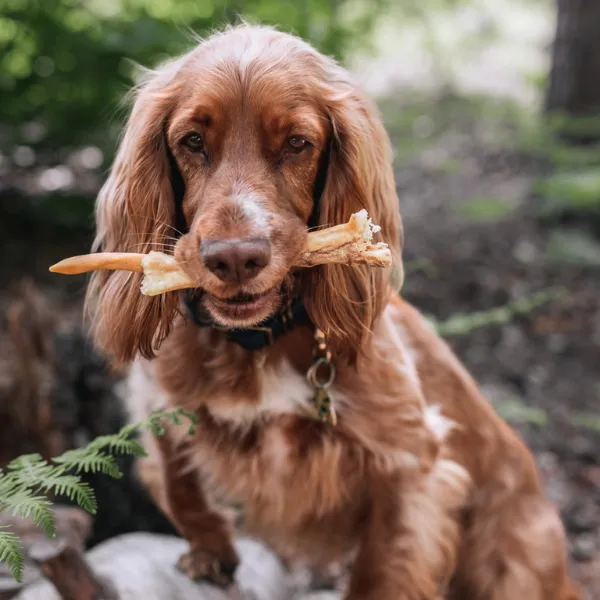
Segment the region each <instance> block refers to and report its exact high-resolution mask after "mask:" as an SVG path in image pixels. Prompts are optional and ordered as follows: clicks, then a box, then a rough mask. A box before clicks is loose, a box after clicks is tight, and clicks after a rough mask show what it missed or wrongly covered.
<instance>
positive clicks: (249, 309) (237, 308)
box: [204, 288, 280, 327]
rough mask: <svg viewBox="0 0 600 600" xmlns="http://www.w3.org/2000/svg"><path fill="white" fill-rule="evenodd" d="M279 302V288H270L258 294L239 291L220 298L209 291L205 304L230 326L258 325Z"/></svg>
mask: <svg viewBox="0 0 600 600" xmlns="http://www.w3.org/2000/svg"><path fill="white" fill-rule="evenodd" d="M279 303H280V291H279V288H270V289H268V290H266V291H264V292H261V293H258V294H248V293H246V292H239V293H237V294H236V295H235V296H230V297H228V298H219V297H218V296H215V295H213V294H210V293H208V292H206V293H205V294H204V304H205V307H206V308H207V310H208V311H209V313H210V314H211V315H212V317H213V318H214V319H215V320H216V321H218V322H220V323H222V324H223V325H225V326H228V327H234V326H236V327H248V326H251V325H256V324H258V323H260V322H261V321H264V320H265V319H266V318H267V317H268V316H270V315H271V314H272V313H273V312H274V311H275V310H276V308H277V307H278V305H279Z"/></svg>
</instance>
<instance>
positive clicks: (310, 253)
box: [50, 210, 392, 296]
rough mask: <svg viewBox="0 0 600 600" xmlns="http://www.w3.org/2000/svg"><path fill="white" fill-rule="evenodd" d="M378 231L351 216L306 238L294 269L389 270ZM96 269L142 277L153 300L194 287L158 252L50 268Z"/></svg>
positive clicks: (101, 256) (97, 257) (90, 257)
mask: <svg viewBox="0 0 600 600" xmlns="http://www.w3.org/2000/svg"><path fill="white" fill-rule="evenodd" d="M379 230H380V228H379V227H378V226H377V225H373V223H372V222H371V219H369V217H368V215H367V211H366V210H361V211H360V212H357V213H355V214H353V215H352V216H351V217H350V220H349V221H348V222H347V223H344V224H342V225H335V226H334V227H329V228H327V229H321V230H320V231H312V232H310V233H309V234H308V239H307V243H306V248H305V250H304V251H303V252H302V253H301V254H300V256H299V258H298V260H297V261H296V262H295V264H294V266H295V267H314V266H316V265H322V264H327V263H341V264H346V265H356V264H365V265H370V266H373V267H389V266H390V265H391V264H392V255H391V252H390V249H389V248H388V245H387V244H386V243H384V242H379V243H377V244H373V243H371V242H372V240H373V234H374V233H377V232H378V231H379ZM99 269H108V270H121V271H135V272H138V273H144V277H143V278H142V285H141V292H142V294H144V295H146V296H156V295H158V294H163V293H164V292H170V291H175V290H181V289H185V288H191V287H196V285H197V284H196V283H194V281H193V280H192V279H191V278H190V277H189V276H188V275H187V274H186V273H184V272H183V270H181V268H180V267H179V265H178V264H177V262H176V260H175V258H174V257H173V256H171V255H168V254H164V253H162V252H154V251H153V252H149V253H148V254H137V253H127V252H100V253H97V254H85V255H83V256H73V257H71V258H66V259H65V260H62V261H60V262H59V263H56V264H55V265H53V266H52V267H50V271H52V272H53V273H62V274H64V275H78V274H80V273H86V272H88V271H96V270H99Z"/></svg>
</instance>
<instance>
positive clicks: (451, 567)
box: [88, 25, 580, 600]
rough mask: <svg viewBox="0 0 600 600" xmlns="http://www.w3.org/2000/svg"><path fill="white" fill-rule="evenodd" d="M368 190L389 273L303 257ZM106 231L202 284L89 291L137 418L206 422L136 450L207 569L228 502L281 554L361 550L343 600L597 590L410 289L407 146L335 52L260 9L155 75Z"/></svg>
mask: <svg viewBox="0 0 600 600" xmlns="http://www.w3.org/2000/svg"><path fill="white" fill-rule="evenodd" d="M362 208H366V209H367V210H368V213H369V215H370V216H371V217H372V218H373V221H374V222H375V223H377V224H379V225H381V234H380V235H381V237H378V239H379V240H384V241H387V242H389V244H390V246H391V248H392V252H393V254H394V257H395V267H394V268H393V269H391V270H390V269H375V268H368V267H366V266H356V267H349V266H343V265H325V266H318V267H315V268H312V269H304V270H294V269H292V265H293V264H294V259H295V257H297V255H298V254H299V253H300V251H301V250H302V248H303V245H304V242H305V239H306V235H307V229H308V228H314V227H323V226H330V225H334V224H338V223H343V222H345V221H347V220H348V218H349V217H350V215H351V214H352V213H354V212H357V211H358V210H360V209H362ZM97 228H98V233H97V239H96V243H95V248H96V249H101V250H103V251H116V252H126V251H136V252H147V251H150V250H162V251H166V252H173V253H174V254H175V256H176V257H177V259H178V260H179V262H180V263H181V265H182V266H183V268H184V270H185V271H186V272H187V274H188V275H189V276H191V277H192V278H194V280H196V281H198V288H197V289H196V290H194V291H193V293H190V294H185V295H184V294H181V293H175V292H170V293H168V294H165V295H163V296H160V297H155V298H148V297H145V296H143V295H141V294H140V292H139V274H132V273H125V272H98V273H96V274H95V275H94V276H93V280H92V282H91V285H90V288H89V298H88V300H89V304H90V306H91V308H92V311H93V315H94V325H95V333H96V338H97V340H98V342H99V343H100V344H101V346H102V347H103V348H104V349H105V350H106V351H107V352H108V353H109V354H111V355H112V356H113V357H114V359H115V361H119V362H121V363H129V362H131V363H132V365H131V372H130V376H129V390H128V405H129V408H130V411H131V413H132V417H133V418H135V419H141V418H144V417H146V416H147V415H148V414H149V413H150V411H152V410H153V409H158V408H164V407H176V406H182V407H185V408H186V409H187V410H190V411H193V412H195V413H196V415H197V417H198V425H197V427H196V433H195V435H193V436H191V435H189V434H188V433H187V431H186V428H185V427H182V428H171V429H170V430H169V432H168V435H167V436H165V437H163V438H159V439H150V438H149V439H147V440H146V442H147V444H148V445H149V448H150V449H151V455H150V457H149V458H148V459H145V460H144V461H142V463H141V465H140V472H141V474H142V477H143V479H144V480H145V481H146V483H147V485H148V486H149V487H150V489H151V492H152V494H153V496H154V498H155V499H156V501H157V502H158V503H159V504H160V505H161V507H162V508H163V510H164V511H165V512H166V513H167V514H168V515H169V516H170V518H171V519H172V520H173V522H174V523H175V524H176V526H177V527H178V528H179V530H180V532H181V534H182V535H183V536H184V537H185V538H186V539H187V540H188V541H189V543H190V552H189V554H187V555H186V556H184V557H182V559H181V561H180V568H182V569H184V570H185V571H186V572H187V573H188V574H189V575H190V576H194V577H202V576H205V577H209V578H211V579H212V580H213V581H215V582H217V583H222V584H225V583H227V582H228V581H230V580H231V579H232V577H233V574H234V571H235V568H236V565H237V563H238V557H237V555H236V551H235V548H234V546H233V544H232V527H231V524H230V521H229V520H228V518H226V516H225V513H224V512H223V511H222V505H223V502H225V503H226V504H228V505H229V506H241V507H242V509H243V524H244V528H245V530H246V531H249V532H250V533H252V534H253V535H256V536H257V537H259V538H261V539H262V540H264V542H265V543H266V544H268V545H269V546H270V547H271V548H273V549H274V550H275V551H276V552H277V553H278V554H279V556H281V557H282V559H283V560H284V561H286V563H288V564H290V565H295V564H298V565H304V566H308V567H311V568H314V569H316V570H319V571H326V570H327V568H328V567H329V566H330V565H335V564H340V563H343V564H345V565H348V567H349V568H350V579H349V584H348V590H347V595H346V599H347V600H431V599H434V598H440V597H444V598H447V599H450V600H576V599H577V598H579V597H580V596H579V592H578V591H576V589H575V587H574V584H572V583H571V581H570V579H569V577H568V575H567V566H566V565H567V559H566V552H565V535H564V532H563V527H562V525H561V522H560V520H559V517H558V515H557V512H556V510H555V508H554V507H553V506H552V505H551V504H550V503H549V502H548V501H547V500H546V499H545V498H544V496H543V494H542V491H541V489H540V482H539V477H538V474H537V472H536V467H535V464H534V460H533V458H532V456H531V454H530V452H529V451H528V450H527V448H526V447H525V446H524V445H523V443H522V442H521V441H520V440H519V438H518V437H517V436H516V435H515V434H514V433H513V431H512V430H511V429H510V428H509V427H508V426H507V425H506V424H505V423H504V422H503V421H502V420H501V419H500V418H498V417H497V416H496V414H495V413H494V411H493V410H492V408H491V406H490V404H489V403H488V402H487V401H486V400H485V399H484V398H483V397H482V396H481V394H480V392H479V390H478V388H477V386H476V384H475V383H474V381H473V380H472V379H471V377H470V376H469V374H468V373H467V372H466V371H465V369H464V368H463V367H462V366H461V364H460V363H459V361H458V360H457V359H456V358H455V356H454V355H453V354H452V352H451V351H450V349H449V348H448V346H447V345H446V344H445V343H444V342H443V341H442V340H441V339H440V338H439V337H438V336H437V335H436V334H435V333H434V332H433V331H432V329H431V328H430V327H429V325H428V324H427V322H426V321H425V320H424V318H423V317H422V316H421V314H419V312H418V311H417V310H415V309H414V308H413V307H411V306H410V305H408V304H407V303H406V302H404V301H402V300H401V299H399V298H398V296H397V294H396V292H395V289H398V286H399V285H400V284H401V281H402V263H401V246H402V228H401V221H400V215H399V204H398V198H397V196H396V189H395V185H394V177H393V172H392V153H391V149H390V143H389V140H388V137H387V135H386V133H385V131H384V128H383V126H382V123H381V120H380V117H379V114H378V112H377V110H376V108H375V106H374V104H373V103H372V102H371V101H370V100H369V99H368V98H367V97H366V96H365V94H364V93H363V92H362V91H361V90H360V89H359V87H357V85H356V83H355V82H354V81H353V80H352V78H351V76H350V75H349V74H348V73H347V72H346V71H345V70H344V69H342V68H341V67H340V66H338V65H337V64H336V63H335V62H334V61H333V60H331V59H329V58H326V57H324V56H322V55H321V54H319V53H318V52H316V51H315V50H314V49H313V48H311V47H310V46H309V45H308V44H306V43H305V42H303V41H301V40H300V39H298V38H296V37H293V36H291V35H287V34H284V33H279V32H277V31H275V30H272V29H269V28H265V27H255V26H248V25H243V26H240V27H234V28H230V29H227V30H226V31H224V32H221V33H217V34H215V35H213V36H212V37H210V38H209V39H207V40H206V41H203V42H201V43H200V44H199V45H198V46H197V47H196V48H195V49H194V50H192V51H191V52H189V53H188V54H186V55H185V56H183V57H182V58H180V59H178V60H175V61H173V62H170V63H168V64H166V65H164V66H162V67H161V68H159V69H157V70H156V71H152V72H149V73H148V74H147V76H146V78H145V81H144V82H143V83H142V84H141V85H140V86H139V88H138V89H137V90H136V98H135V105H134V108H133V112H132V114H131V117H130V119H129V122H128V125H127V128H126V131H125V134H124V137H123V140H122V143H121V146H120V149H119V152H118V155H117V158H116V161H115V164H114V166H113V168H112V172H111V174H110V177H109V179H108V181H107V182H106V184H105V186H104V188H103V189H102V191H101V193H100V196H99V199H98V204H97ZM378 235H379V234H378ZM209 492H210V494H209ZM217 500H218V502H217Z"/></svg>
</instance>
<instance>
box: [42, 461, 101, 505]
mask: <svg viewBox="0 0 600 600" xmlns="http://www.w3.org/2000/svg"><path fill="white" fill-rule="evenodd" d="M102 472H103V473H107V472H106V471H102ZM107 474H108V475H110V473H107ZM41 488H42V489H43V490H44V491H45V492H50V491H52V492H54V493H55V494H56V495H57V496H66V497H67V498H69V500H75V501H76V502H77V504H78V505H79V506H80V507H81V508H83V509H84V510H86V511H87V512H89V513H90V514H92V515H95V514H96V511H97V510H98V505H97V504H96V497H95V496H94V491H93V490H92V488H91V487H90V486H89V485H88V484H87V483H85V482H82V481H81V479H80V478H79V477H78V476H77V475H56V476H53V477H51V478H49V479H48V480H47V481H45V482H44V484H43V485H42V486H41Z"/></svg>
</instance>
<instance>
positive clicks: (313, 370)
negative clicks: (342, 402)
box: [306, 329, 337, 426]
mask: <svg viewBox="0 0 600 600" xmlns="http://www.w3.org/2000/svg"><path fill="white" fill-rule="evenodd" d="M313 358H314V359H315V360H314V362H313V364H312V365H311V366H310V368H309V369H308V371H307V372H306V379H307V380H308V383H309V384H310V385H311V386H312V388H313V390H314V395H313V397H312V399H311V402H312V405H313V407H314V409H315V412H316V416H317V418H318V419H319V421H321V422H323V423H329V424H331V425H333V426H335V425H336V424H337V414H336V412H335V406H334V403H333V398H332V396H331V394H330V392H329V388H330V387H331V386H332V385H333V382H334V380H335V365H334V364H333V362H332V360H331V352H330V351H329V349H328V348H327V340H326V338H325V333H324V332H323V331H321V330H320V329H315V345H314V347H313Z"/></svg>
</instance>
